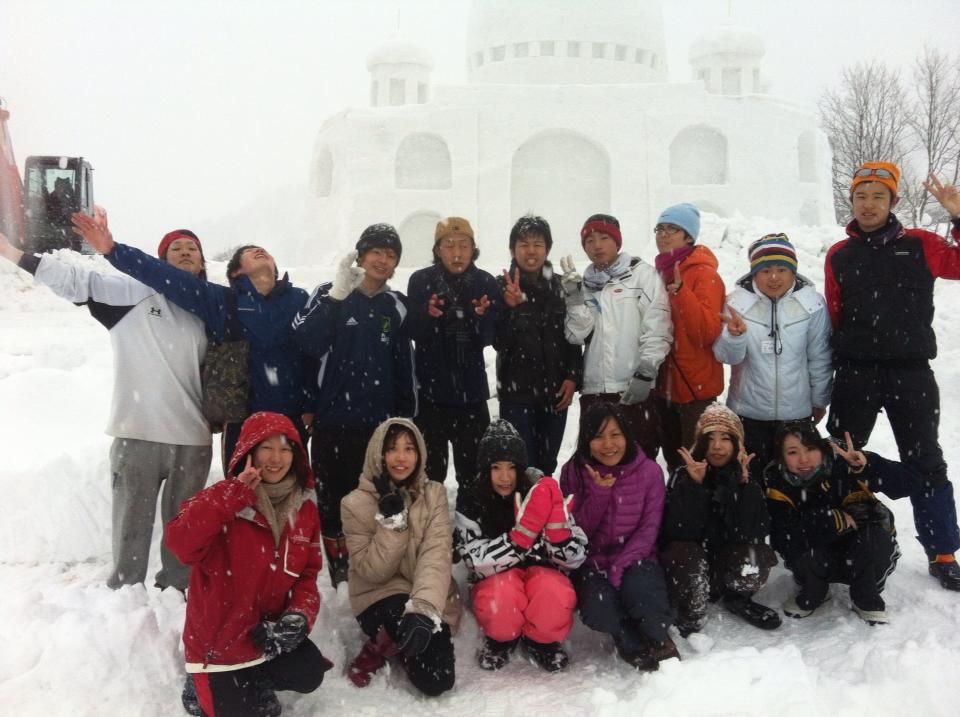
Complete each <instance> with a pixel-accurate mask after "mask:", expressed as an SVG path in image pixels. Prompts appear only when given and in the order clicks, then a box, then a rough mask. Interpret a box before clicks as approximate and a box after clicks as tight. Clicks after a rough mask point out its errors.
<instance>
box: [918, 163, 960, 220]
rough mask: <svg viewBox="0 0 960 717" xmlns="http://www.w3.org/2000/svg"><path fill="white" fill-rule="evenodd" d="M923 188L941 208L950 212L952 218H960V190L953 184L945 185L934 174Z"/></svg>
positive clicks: (931, 174)
mask: <svg viewBox="0 0 960 717" xmlns="http://www.w3.org/2000/svg"><path fill="white" fill-rule="evenodd" d="M923 187H924V189H926V190H927V191H928V192H930V194H932V195H933V198H934V199H936V200H937V201H938V202H940V206H941V207H943V208H944V209H946V210H947V211H948V212H950V216H951V217H953V218H954V219H956V218H957V217H960V189H957V188H956V187H955V186H953V185H952V184H944V183H943V182H941V181H940V180H939V179H938V178H937V177H936V176H935V175H934V174H933V173H932V172H931V173H930V177H929V178H928V179H927V181H926V182H924V183H923Z"/></svg>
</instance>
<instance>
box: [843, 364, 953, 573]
mask: <svg viewBox="0 0 960 717" xmlns="http://www.w3.org/2000/svg"><path fill="white" fill-rule="evenodd" d="M881 410H883V411H886V413H887V420H889V421H890V428H891V429H892V430H893V437H894V438H895V439H896V441H897V449H898V450H899V452H900V460H901V461H902V462H903V463H904V464H906V465H907V466H909V467H911V468H912V469H913V470H914V471H915V472H916V473H917V474H918V475H919V477H920V480H921V481H922V483H923V484H922V485H921V486H919V487H918V490H916V491H915V492H913V493H912V494H911V495H910V502H911V503H912V504H913V520H914V525H915V526H916V529H917V532H918V533H919V536H918V539H919V540H920V543H921V544H922V545H923V547H924V549H925V550H926V551H927V553H928V554H929V555H931V556H932V555H936V554H938V553H953V552H955V551H956V550H958V549H960V529H958V527H957V507H956V503H955V502H954V499H953V486H952V485H951V483H950V481H949V479H948V478H947V464H946V462H945V461H944V459H943V451H942V450H941V448H940V442H939V431H940V389H939V388H938V386H937V381H936V378H934V375H933V371H931V370H930V368H929V367H928V366H915V367H908V368H904V367H890V366H882V365H878V364H867V365H862V364H840V365H838V366H837V369H836V373H835V375H834V380H833V396H832V398H831V401H830V418H829V420H828V421H827V427H828V429H829V431H830V435H832V436H835V437H837V438H843V433H844V431H848V432H849V433H850V436H851V438H853V442H854V443H855V444H856V447H857V448H863V446H864V445H865V444H866V443H867V441H869V440H870V434H871V433H872V432H873V427H874V425H875V424H876V421H877V414H878V413H880V411H881Z"/></svg>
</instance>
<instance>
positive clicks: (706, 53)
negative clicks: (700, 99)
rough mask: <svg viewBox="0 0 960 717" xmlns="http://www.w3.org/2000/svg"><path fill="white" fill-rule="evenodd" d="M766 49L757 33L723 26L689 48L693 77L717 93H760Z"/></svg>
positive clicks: (709, 90)
mask: <svg viewBox="0 0 960 717" xmlns="http://www.w3.org/2000/svg"><path fill="white" fill-rule="evenodd" d="M765 52H766V50H765V49H764V47H763V39H762V38H761V37H760V35H758V34H757V33H755V32H753V31H751V30H747V29H746V28H742V27H735V26H733V25H722V26H721V27H718V28H716V29H714V30H711V31H710V32H707V33H706V34H704V35H702V36H701V37H699V38H698V39H697V40H696V41H695V42H694V43H693V45H691V47H690V65H691V66H692V67H693V73H694V79H699V80H702V81H703V85H704V87H706V89H707V92H709V93H711V94H714V95H746V94H758V93H759V92H760V61H761V60H762V59H763V56H764V54H765Z"/></svg>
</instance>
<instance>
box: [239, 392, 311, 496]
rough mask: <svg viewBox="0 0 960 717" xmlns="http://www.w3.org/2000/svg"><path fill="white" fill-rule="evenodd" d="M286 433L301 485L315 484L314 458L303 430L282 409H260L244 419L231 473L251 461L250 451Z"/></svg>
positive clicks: (241, 468)
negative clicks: (312, 467) (302, 432)
mask: <svg viewBox="0 0 960 717" xmlns="http://www.w3.org/2000/svg"><path fill="white" fill-rule="evenodd" d="M278 433H279V434H282V435H284V436H286V437H287V440H288V441H290V445H292V446H293V451H294V456H293V470H294V471H296V473H297V477H298V479H299V483H300V487H301V488H313V484H314V478H313V471H312V470H311V469H310V459H309V458H308V457H307V451H306V449H304V447H303V441H302V440H301V439H300V433H299V432H298V431H297V429H296V427H295V426H294V425H293V421H291V420H290V419H289V418H287V417H286V416H284V415H281V414H279V413H271V412H270V411H259V412H258V413H254V414H253V415H252V416H250V417H249V418H248V419H247V420H246V421H244V422H243V427H242V428H241V429H240V438H239V439H237V447H236V448H235V449H234V451H233V457H232V458H230V466H229V467H228V468H227V476H228V477H234V476H236V475H237V474H238V473H240V472H241V471H242V470H243V466H244V465H245V464H246V462H247V455H248V454H249V453H250V452H251V451H252V450H253V449H254V448H256V447H257V445H258V444H260V443H262V442H263V441H265V440H266V439H268V438H269V437H270V436H275V435H277V434H278Z"/></svg>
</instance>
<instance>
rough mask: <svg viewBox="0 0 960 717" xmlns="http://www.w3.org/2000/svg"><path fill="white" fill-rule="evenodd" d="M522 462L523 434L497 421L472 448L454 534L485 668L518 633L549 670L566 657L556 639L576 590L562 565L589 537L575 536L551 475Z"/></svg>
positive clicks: (499, 660)
mask: <svg viewBox="0 0 960 717" xmlns="http://www.w3.org/2000/svg"><path fill="white" fill-rule="evenodd" d="M526 467H527V449H526V445H525V444H524V441H523V439H522V438H521V437H520V434H519V433H517V431H516V429H515V428H514V427H513V426H512V425H511V424H510V423H509V422H507V421H504V420H496V421H494V422H493V423H491V424H490V425H489V426H488V427H487V430H486V432H485V433H484V434H483V438H481V439H480V445H479V447H478V449H477V471H478V476H477V481H476V483H475V484H474V486H473V487H472V488H471V489H470V490H469V491H468V493H467V494H466V495H465V496H464V499H463V500H462V501H461V506H460V510H459V511H458V512H457V520H456V524H457V527H456V531H455V533H454V542H455V545H456V549H457V553H458V554H459V555H460V556H461V557H462V558H463V559H464V561H465V562H466V564H467V567H468V568H469V570H470V581H471V582H473V583H475V585H474V587H473V591H472V596H473V610H474V612H475V613H476V616H477V622H478V623H479V624H480V629H481V630H483V634H484V644H483V647H481V648H480V651H479V653H478V654H477V659H478V661H479V663H480V667H482V668H483V669H485V670H498V669H500V668H501V667H503V666H504V665H505V664H506V663H507V661H508V660H509V658H510V653H511V651H512V650H513V648H514V647H515V646H516V644H517V642H518V641H519V642H520V643H521V644H522V646H523V650H524V652H525V653H526V654H527V655H528V656H529V657H530V659H532V660H533V661H534V662H536V663H537V664H538V665H540V667H542V668H543V669H545V670H547V671H548V672H555V671H557V670H562V669H563V668H565V667H566V666H567V662H568V658H567V654H566V652H565V651H564V649H563V646H562V645H561V642H562V641H563V640H564V639H566V637H567V635H568V634H569V632H570V628H571V627H572V626H573V610H574V608H575V607H576V604H577V597H576V594H575V593H574V590H573V586H572V585H571V583H570V578H568V577H567V575H566V571H567V570H573V569H575V568H578V567H580V565H581V564H582V563H583V561H584V558H585V557H586V553H585V551H584V543H585V542H586V537H585V536H584V535H583V531H580V530H577V531H576V537H575V536H574V532H573V531H572V530H571V527H572V526H571V525H570V521H569V517H568V515H567V511H566V507H565V505H564V501H563V496H562V495H561V494H560V488H559V486H558V485H557V481H556V479H554V478H552V477H550V476H542V474H541V473H540V472H539V471H536V470H533V469H531V470H525V469H526ZM536 478H539V480H538V481H537V482H536V483H535V484H534V482H533V480H532V479H536Z"/></svg>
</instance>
